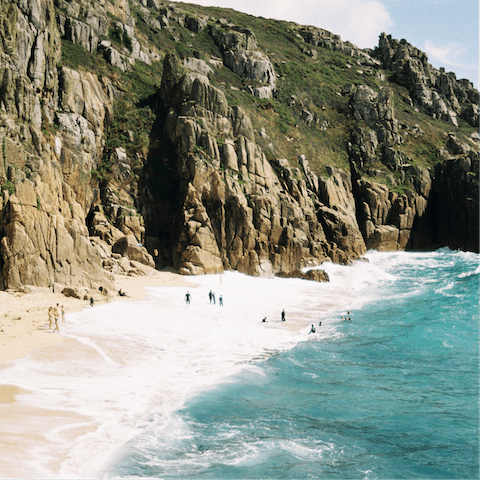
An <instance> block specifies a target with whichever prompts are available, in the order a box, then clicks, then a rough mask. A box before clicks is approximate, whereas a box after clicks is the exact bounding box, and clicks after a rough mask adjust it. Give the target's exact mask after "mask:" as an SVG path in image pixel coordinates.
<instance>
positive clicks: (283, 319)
mask: <svg viewBox="0 0 480 480" xmlns="http://www.w3.org/2000/svg"><path fill="white" fill-rule="evenodd" d="M284 321H285V309H283V310H282V322H284Z"/></svg>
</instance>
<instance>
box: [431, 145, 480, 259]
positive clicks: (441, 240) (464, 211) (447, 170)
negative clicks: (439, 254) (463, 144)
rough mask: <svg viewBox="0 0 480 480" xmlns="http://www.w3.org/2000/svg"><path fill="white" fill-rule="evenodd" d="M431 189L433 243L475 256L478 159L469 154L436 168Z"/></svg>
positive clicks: (477, 249) (477, 228) (477, 224)
mask: <svg viewBox="0 0 480 480" xmlns="http://www.w3.org/2000/svg"><path fill="white" fill-rule="evenodd" d="M432 189H433V194H432V210H433V211H432V218H433V221H434V240H435V243H436V244H437V245H438V246H449V247H450V248H453V249H461V250H468V251H473V252H478V251H479V248H480V247H479V215H480V213H479V206H478V199H479V191H478V156H477V155H476V154H474V153H473V152H472V154H470V155H468V156H464V157H460V158H458V159H452V160H448V161H446V162H445V163H443V164H439V165H437V168H436V170H435V180H434V182H433V185H432Z"/></svg>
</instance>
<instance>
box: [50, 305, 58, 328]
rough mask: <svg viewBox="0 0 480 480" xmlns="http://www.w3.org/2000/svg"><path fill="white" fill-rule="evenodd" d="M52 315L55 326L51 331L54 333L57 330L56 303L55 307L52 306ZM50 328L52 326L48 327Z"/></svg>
mask: <svg viewBox="0 0 480 480" xmlns="http://www.w3.org/2000/svg"><path fill="white" fill-rule="evenodd" d="M52 317H53V320H54V322H55V328H54V330H53V333H55V332H58V303H57V307H53V308H52ZM51 328H52V327H50V329H51Z"/></svg>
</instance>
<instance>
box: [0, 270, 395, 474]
mask: <svg viewBox="0 0 480 480" xmlns="http://www.w3.org/2000/svg"><path fill="white" fill-rule="evenodd" d="M378 263H379V262H378V261H377V262H371V263H364V262H359V263H357V264H356V265H353V266H349V267H345V266H338V265H333V264H326V265H324V266H323V268H324V269H325V270H326V271H327V272H328V274H329V276H330V282H329V283H317V282H311V281H306V280H299V279H278V278H268V279H260V278H252V277H248V276H246V275H242V274H239V273H233V272H227V273H225V274H224V275H212V276H203V277H195V280H194V281H195V283H198V286H197V287H195V288H190V289H189V290H190V293H191V297H192V299H191V304H190V305H186V304H185V302H184V296H185V293H186V289H185V288H183V287H162V288H149V289H148V290H147V291H148V299H147V300H145V301H141V302H112V303H109V304H106V305H102V306H98V307H94V308H90V307H88V308H86V309H84V310H83V311H81V312H78V313H75V314H69V315H67V318H66V325H65V328H64V330H63V332H62V333H64V334H65V335H66V336H67V337H69V338H71V339H74V340H77V341H79V342H81V343H83V344H84V345H85V346H86V351H88V352H90V353H89V354H88V355H83V354H78V355H75V353H74V352H73V353H72V354H71V355H68V356H67V358H65V359H64V360H62V361H61V362H58V361H56V362H54V361H52V360H51V359H48V358H47V359H43V360H42V357H40V358H38V357H36V356H34V355H33V356H28V357H26V358H24V359H21V360H18V361H15V362H12V363H11V364H10V366H9V367H8V368H4V369H3V370H2V371H1V372H0V383H7V384H15V385H18V386H20V387H22V388H24V389H27V390H30V391H33V392H34V394H33V395H23V396H20V397H19V398H20V399H21V400H22V401H23V402H25V403H29V404H31V405H35V406H41V407H43V408H52V409H64V410H71V411H75V412H78V413H80V414H83V415H87V416H90V417H92V418H93V420H94V421H95V422H97V424H98V427H97V428H96V429H95V431H92V432H90V433H88V434H87V435H84V436H83V437H81V438H80V439H79V441H78V442H76V443H75V445H73V446H72V450H71V453H70V456H69V459H68V460H67V461H66V462H64V464H63V465H62V469H61V471H60V475H61V476H65V477H72V476H77V477H78V476H81V477H95V476H96V475H98V472H100V471H101V469H102V467H103V465H104V463H105V461H106V459H107V458H108V457H109V456H113V455H115V452H117V451H118V450H119V448H120V447H121V445H123V444H125V443H126V442H127V441H128V440H129V439H131V438H132V437H133V436H135V435H138V434H140V433H141V432H142V431H143V430H144V429H145V428H146V427H148V425H150V424H151V420H152V418H155V417H158V416H161V417H163V418H165V419H168V417H169V415H170V414H171V413H172V412H173V411H175V410H176V409H178V408H179V407H181V406H182V405H183V403H184V402H185V400H186V399H187V398H189V397H190V396H191V395H194V394H195V393H196V392H199V391H200V390H201V389H204V388H207V387H209V386H211V385H213V384H215V383H216V382H219V381H220V380H222V381H224V380H225V379H226V378H228V377H229V376H231V375H233V374H235V373H237V372H239V371H240V370H241V369H242V368H246V367H248V368H254V365H252V362H255V361H257V360H259V359H262V358H266V357H268V356H269V355H271V354H272V353H276V352H279V351H282V350H285V349H289V348H292V347H293V346H294V345H296V344H297V343H298V342H300V341H304V340H307V339H315V340H317V341H318V340H321V339H323V338H327V337H329V336H335V335H337V334H338V332H337V331H336V324H337V323H338V321H339V318H340V315H342V314H343V313H345V312H346V311H347V310H352V309H354V308H356V307H358V306H360V305H361V304H363V303H364V302H366V301H371V300H372V299H373V298H374V295H375V288H374V287H375V285H376V284H378V282H380V281H382V280H384V279H385V278H388V277H389V276H390V274H386V273H385V271H384V269H383V267H382V266H381V265H380V266H378ZM210 290H213V291H214V292H215V294H216V301H217V303H216V304H215V305H211V304H209V298H208V292H209V291H210ZM220 295H222V296H223V303H224V306H223V307H221V306H219V305H218V301H219V297H220ZM282 309H285V311H286V318H287V321H286V322H281V320H280V318H281V317H280V314H281V311H282ZM264 317H266V318H267V322H266V323H262V322H261V320H262V318H264ZM320 320H321V321H322V326H321V327H318V322H319V321H320ZM310 324H315V326H316V328H317V333H316V334H315V335H309V334H308V332H309V330H310ZM79 351H80V350H79ZM82 351H83V350H82ZM162 423H163V422H162ZM56 433H58V432H54V431H52V432H50V433H49V435H54V434H56ZM85 458H88V459H89V461H88V462H85V461H84V459H85Z"/></svg>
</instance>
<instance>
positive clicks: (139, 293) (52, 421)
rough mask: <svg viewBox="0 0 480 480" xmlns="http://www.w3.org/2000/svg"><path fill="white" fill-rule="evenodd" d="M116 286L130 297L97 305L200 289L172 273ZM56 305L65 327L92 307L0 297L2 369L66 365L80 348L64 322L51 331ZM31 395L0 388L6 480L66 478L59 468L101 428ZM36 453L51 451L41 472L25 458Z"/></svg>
mask: <svg viewBox="0 0 480 480" xmlns="http://www.w3.org/2000/svg"><path fill="white" fill-rule="evenodd" d="M115 285H116V289H117V290H116V292H118V290H122V291H123V292H125V293H126V296H119V295H118V294H117V295H115V296H113V295H112V296H109V297H105V299H104V300H103V299H100V298H101V297H98V296H96V301H95V305H103V304H105V303H110V302H116V301H121V302H124V301H128V302H131V301H139V300H143V299H144V298H145V297H146V295H147V292H146V288H147V287H168V286H185V287H188V288H193V287H194V286H195V285H194V284H192V283H189V282H188V281H187V280H186V278H185V277H184V276H182V275H179V274H175V273H171V272H157V274H155V275H150V276H142V277H129V276H124V275H116V276H115ZM57 304H59V305H63V307H64V309H65V314H66V316H67V318H66V323H68V314H69V313H74V312H79V311H82V310H83V309H85V308H88V309H89V308H91V307H90V302H89V301H88V300H80V299H77V298H73V297H65V296H64V295H62V294H59V293H52V292H47V293H46V292H44V291H42V292H41V293H40V292H34V293H20V292H15V293H11V292H0V305H1V307H0V370H2V369H4V368H8V366H9V365H10V362H13V361H15V360H19V359H22V358H25V357H27V356H28V355H34V356H35V355H47V356H50V357H51V359H52V361H57V362H61V359H62V357H63V356H64V355H67V354H68V351H69V349H71V348H73V349H75V348H78V345H77V342H76V341H75V340H73V339H69V338H68V337H64V336H63V335H62V325H63V324H62V321H61V320H59V330H60V331H59V334H56V333H53V332H52V331H51V330H49V329H48V308H49V307H50V306H56V305H57ZM93 308H95V306H94V307H93ZM31 393H32V392H29V391H28V390H25V389H22V388H21V387H19V386H18V385H12V384H0V411H1V413H0V414H1V416H2V423H1V428H0V448H1V450H2V452H3V453H4V454H3V455H2V458H1V459H0V477H1V478H51V477H52V474H53V475H55V476H56V477H59V478H61V475H60V472H59V469H60V467H61V464H62V463H63V461H64V460H66V459H67V458H68V455H69V451H70V450H71V448H72V446H73V445H74V444H75V442H76V440H77V439H78V438H79V437H81V436H83V435H85V434H88V433H89V432H91V431H93V430H95V428H96V427H97V424H96V422H95V421H94V420H93V419H92V418H90V417H88V416H85V415H82V414H79V413H77V412H73V411H69V410H52V409H48V408H42V407H36V406H32V405H31V404H30V403H28V402H27V401H25V398H28V395H31ZM22 397H25V398H23V399H22ZM52 431H55V432H56V433H55V434H52V433H51V432H52ZM32 451H34V452H37V453H38V452H41V455H40V456H45V452H48V455H47V458H48V460H46V461H44V462H43V464H42V465H41V467H39V466H38V464H36V465H34V466H33V465H29V464H28V461H26V459H31V458H32Z"/></svg>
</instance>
